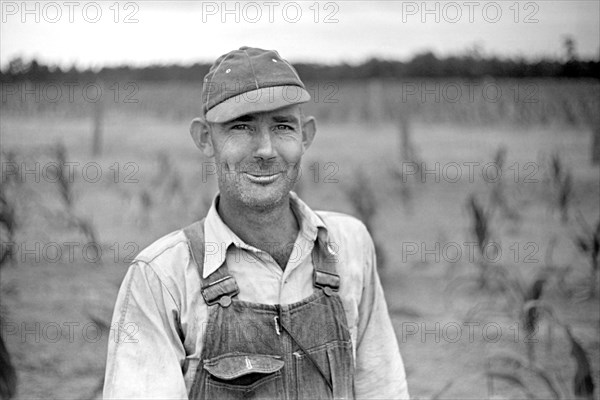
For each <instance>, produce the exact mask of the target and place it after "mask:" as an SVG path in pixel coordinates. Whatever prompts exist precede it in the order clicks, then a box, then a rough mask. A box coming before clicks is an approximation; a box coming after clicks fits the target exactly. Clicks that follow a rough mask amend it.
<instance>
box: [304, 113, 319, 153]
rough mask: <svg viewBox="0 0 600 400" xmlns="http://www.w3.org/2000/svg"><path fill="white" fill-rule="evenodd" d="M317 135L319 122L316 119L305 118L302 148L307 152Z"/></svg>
mask: <svg viewBox="0 0 600 400" xmlns="http://www.w3.org/2000/svg"><path fill="white" fill-rule="evenodd" d="M316 134H317V122H316V120H315V118H314V117H310V116H309V117H305V118H304V119H303V121H302V147H303V150H304V151H306V149H308V148H309V147H310V145H311V144H312V142H313V139H314V138H315V135H316Z"/></svg>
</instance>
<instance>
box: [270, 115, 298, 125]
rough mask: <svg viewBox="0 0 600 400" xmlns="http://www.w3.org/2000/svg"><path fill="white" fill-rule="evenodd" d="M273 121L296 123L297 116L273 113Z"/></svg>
mask: <svg viewBox="0 0 600 400" xmlns="http://www.w3.org/2000/svg"><path fill="white" fill-rule="evenodd" d="M273 121H275V122H295V123H298V118H297V117H296V116H295V115H293V114H290V115H274V116H273Z"/></svg>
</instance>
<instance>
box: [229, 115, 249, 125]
mask: <svg viewBox="0 0 600 400" xmlns="http://www.w3.org/2000/svg"><path fill="white" fill-rule="evenodd" d="M254 119H255V118H254V117H253V116H252V115H250V114H246V115H242V116H241V117H237V118H236V119H232V120H231V121H227V123H228V124H233V123H237V122H252V121H254Z"/></svg>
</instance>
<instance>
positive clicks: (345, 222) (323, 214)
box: [315, 211, 368, 234]
mask: <svg viewBox="0 0 600 400" xmlns="http://www.w3.org/2000/svg"><path fill="white" fill-rule="evenodd" d="M315 213H316V214H317V215H318V216H319V218H321V220H323V222H324V223H325V225H326V226H327V229H334V230H339V229H353V230H359V231H363V232H364V233H367V234H368V232H367V228H366V227H365V224H363V222H362V221H361V220H360V219H358V218H356V217H353V216H352V215H349V214H344V213H341V212H337V211H315Z"/></svg>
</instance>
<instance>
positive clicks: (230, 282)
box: [183, 218, 240, 307]
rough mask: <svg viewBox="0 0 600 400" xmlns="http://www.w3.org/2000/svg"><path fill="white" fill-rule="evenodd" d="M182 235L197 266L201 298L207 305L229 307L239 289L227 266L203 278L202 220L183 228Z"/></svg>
mask: <svg viewBox="0 0 600 400" xmlns="http://www.w3.org/2000/svg"><path fill="white" fill-rule="evenodd" d="M183 233H184V234H185V236H186V237H187V240H188V245H189V248H190V252H191V255H192V258H193V259H194V261H195V262H196V265H198V272H199V273H200V282H201V289H200V292H201V293H202V297H203V298H204V301H205V302H206V304H207V305H209V306H212V305H213V304H216V303H218V304H219V305H220V306H221V307H229V305H230V304H231V298H232V297H233V296H236V295H237V294H238V293H239V292H240V289H239V288H238V285H237V283H236V281H235V279H234V278H233V276H231V275H229V269H228V268H227V264H225V265H223V266H221V267H220V268H219V269H217V270H216V271H215V272H213V273H212V274H210V275H209V276H207V277H206V278H204V277H203V272H204V248H205V244H204V218H203V219H202V220H200V221H197V222H194V223H193V224H191V225H189V226H187V227H185V228H184V229H183Z"/></svg>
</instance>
